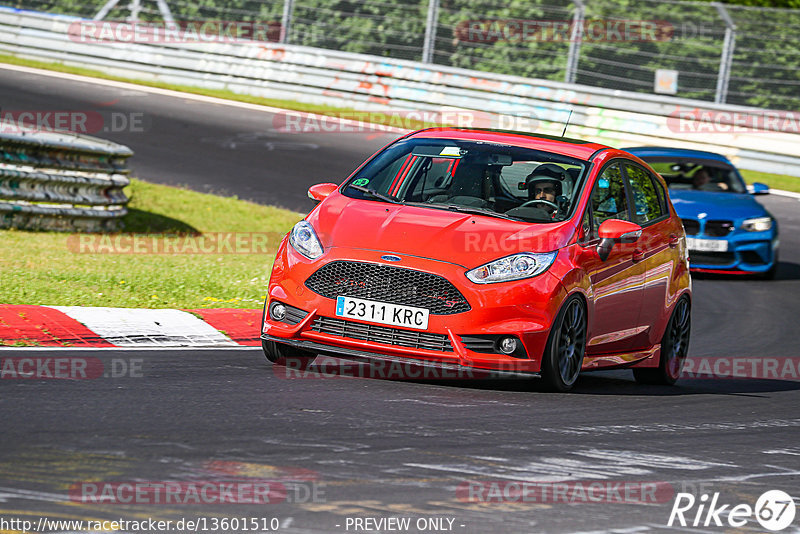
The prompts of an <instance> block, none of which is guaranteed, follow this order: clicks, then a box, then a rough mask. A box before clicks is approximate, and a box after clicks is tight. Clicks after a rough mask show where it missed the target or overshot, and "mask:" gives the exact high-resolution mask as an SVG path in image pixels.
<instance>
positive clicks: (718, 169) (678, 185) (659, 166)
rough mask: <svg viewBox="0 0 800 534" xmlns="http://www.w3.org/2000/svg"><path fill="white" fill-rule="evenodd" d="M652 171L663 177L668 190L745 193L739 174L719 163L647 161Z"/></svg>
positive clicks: (665, 159) (684, 160)
mask: <svg viewBox="0 0 800 534" xmlns="http://www.w3.org/2000/svg"><path fill="white" fill-rule="evenodd" d="M643 159H644V160H645V161H646V162H647V163H648V164H649V165H650V166H651V167H653V170H655V171H656V172H657V173H658V174H660V175H661V176H663V177H664V180H666V182H667V185H668V186H669V188H670V189H673V190H677V189H695V190H699V191H711V192H716V193H746V192H747V189H746V186H745V185H744V182H743V181H742V178H741V176H739V173H738V172H737V171H736V169H734V168H733V167H731V166H730V165H725V164H724V163H723V162H720V161H712V160H698V159H692V160H689V159H679V160H678V159H674V158H671V159H667V158H657V159H647V158H643Z"/></svg>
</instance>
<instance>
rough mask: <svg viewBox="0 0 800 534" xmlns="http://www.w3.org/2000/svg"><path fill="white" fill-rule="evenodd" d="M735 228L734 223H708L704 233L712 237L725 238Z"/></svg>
mask: <svg viewBox="0 0 800 534" xmlns="http://www.w3.org/2000/svg"><path fill="white" fill-rule="evenodd" d="M733 228H734V227H733V221H706V225H705V228H703V233H704V234H705V235H707V236H711V237H725V236H726V235H728V234H730V233H731V232H732V231H733Z"/></svg>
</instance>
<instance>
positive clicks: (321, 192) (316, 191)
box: [308, 183, 339, 204]
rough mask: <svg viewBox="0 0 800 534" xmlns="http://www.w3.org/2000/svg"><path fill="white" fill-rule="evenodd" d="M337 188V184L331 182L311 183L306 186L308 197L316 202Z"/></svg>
mask: <svg viewBox="0 0 800 534" xmlns="http://www.w3.org/2000/svg"><path fill="white" fill-rule="evenodd" d="M338 188H339V186H338V185H336V184H331V183H325V184H317V185H312V186H311V187H309V188H308V198H310V199H311V200H313V201H314V203H315V204H317V203H319V202H322V201H323V200H325V199H326V198H328V195H330V194H331V193H333V192H334V191H336V190H337V189H338Z"/></svg>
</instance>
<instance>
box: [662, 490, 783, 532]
mask: <svg viewBox="0 0 800 534" xmlns="http://www.w3.org/2000/svg"><path fill="white" fill-rule="evenodd" d="M795 512H796V506H795V503H794V500H793V499H792V497H791V495H789V494H788V493H786V492H785V491H781V490H770V491H767V492H764V493H763V494H762V495H761V496H760V497H759V498H758V500H757V501H756V503H755V506H751V505H749V504H744V503H742V504H737V505H732V504H722V503H720V502H719V492H717V493H714V495H712V496H711V497H710V498H709V495H708V494H703V495H701V496H700V498H699V499H696V498H695V496H694V495H692V494H691V493H678V495H677V497H675V503H674V504H673V505H672V512H670V514H669V521H668V522H667V526H670V527H671V526H673V524H674V523H677V524H678V525H680V526H682V527H686V526H693V527H726V526H730V527H743V526H744V525H746V524H747V523H748V522H750V521H752V520H753V519H755V520H756V521H758V523H759V524H760V525H761V526H762V527H763V528H765V529H767V530H771V531H779V530H783V529H785V528H786V527H788V526H789V525H791V524H792V521H794V516H795Z"/></svg>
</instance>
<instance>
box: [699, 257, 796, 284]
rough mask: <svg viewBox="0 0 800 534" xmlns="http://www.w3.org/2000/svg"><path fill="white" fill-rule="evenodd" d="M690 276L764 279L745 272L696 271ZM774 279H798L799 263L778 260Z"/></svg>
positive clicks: (748, 280) (700, 277)
mask: <svg viewBox="0 0 800 534" xmlns="http://www.w3.org/2000/svg"><path fill="white" fill-rule="evenodd" d="M692 278H693V279H694V280H735V281H737V282H753V281H766V282H771V281H772V280H763V279H762V278H760V277H759V275H746V274H715V273H698V272H693V273H692ZM775 280H800V264H797V263H791V262H788V261H779V262H778V270H777V271H776V273H775Z"/></svg>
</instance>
